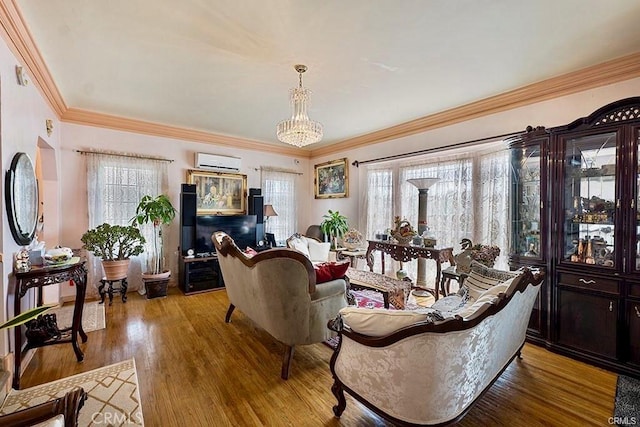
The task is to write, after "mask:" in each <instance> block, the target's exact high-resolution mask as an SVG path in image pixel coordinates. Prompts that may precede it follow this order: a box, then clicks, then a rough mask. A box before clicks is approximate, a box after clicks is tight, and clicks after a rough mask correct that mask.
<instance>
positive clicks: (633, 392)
mask: <svg viewBox="0 0 640 427" xmlns="http://www.w3.org/2000/svg"><path fill="white" fill-rule="evenodd" d="M613 422H614V423H615V425H631V424H636V423H638V422H640V380H637V379H635V378H631V377H627V376H625V375H619V376H618V384H617V386H616V403H615V408H614V410H613Z"/></svg>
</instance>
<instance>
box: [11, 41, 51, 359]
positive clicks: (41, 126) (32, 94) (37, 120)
mask: <svg viewBox="0 0 640 427" xmlns="http://www.w3.org/2000/svg"><path fill="white" fill-rule="evenodd" d="M16 65H20V64H19V62H18V61H17V60H16V58H15V57H14V56H13V54H12V53H11V51H10V50H9V49H8V47H7V46H6V45H5V44H4V43H2V42H0V138H1V140H0V147H1V149H0V158H1V159H2V169H3V170H2V172H3V173H2V182H3V184H2V187H0V188H2V192H3V193H4V177H5V173H6V171H7V170H8V169H9V167H10V166H11V160H12V159H13V156H14V155H15V154H16V153H18V152H25V153H27V154H28V155H29V157H31V160H32V161H33V162H34V163H35V159H36V147H37V145H38V139H39V138H41V139H42V140H43V141H46V143H47V144H48V145H50V146H51V148H52V149H53V151H54V152H57V151H58V150H57V147H58V146H59V137H60V133H59V129H60V124H59V122H58V120H57V119H56V116H55V114H54V113H53V111H52V110H51V109H50V108H49V107H48V104H47V103H46V102H45V101H44V99H43V98H42V96H41V95H40V92H39V91H38V90H37V89H36V87H35V86H34V85H33V83H30V84H28V85H27V86H20V85H18V83H17V79H16V72H15V66H16ZM46 119H53V120H54V132H53V134H52V135H51V136H47V132H46V125H45V121H46ZM56 191H57V190H56ZM0 200H1V202H0V203H1V206H2V208H1V209H0V216H1V217H2V227H0V242H1V243H0V244H1V245H2V250H1V252H2V255H3V263H2V268H1V270H2V275H1V276H0V296H1V299H0V321H5V320H6V319H7V317H8V316H11V317H12V316H13V299H10V300H8V285H9V275H10V274H11V272H12V270H13V255H14V253H15V252H17V251H18V250H19V249H20V246H19V245H18V244H17V243H16V242H15V241H14V240H13V237H12V235H11V230H10V228H9V222H8V221H7V210H6V203H5V198H4V194H3V196H2V197H0ZM53 200H55V201H56V202H55V203H56V205H58V207H57V208H56V210H59V200H60V198H59V197H57V196H56V197H54V198H53ZM52 221H55V219H52ZM51 226H52V227H53V228H55V229H57V228H58V224H57V223H52V224H51ZM28 302H29V298H25V299H24V300H23V303H24V304H27V303H28ZM24 304H23V305H24ZM7 305H9V306H10V307H9V310H7ZM9 333H12V330H10V331H0V356H4V355H6V354H7V353H8V352H9V344H8V337H9ZM12 351H13V349H12Z"/></svg>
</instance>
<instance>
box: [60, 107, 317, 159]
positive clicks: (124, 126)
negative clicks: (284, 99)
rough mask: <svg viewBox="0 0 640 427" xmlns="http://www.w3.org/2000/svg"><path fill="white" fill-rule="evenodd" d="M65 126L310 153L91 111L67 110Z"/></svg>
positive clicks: (259, 149)
mask: <svg viewBox="0 0 640 427" xmlns="http://www.w3.org/2000/svg"><path fill="white" fill-rule="evenodd" d="M60 120H61V121H63V122H67V123H74V124H79V125H85V126H95V127H101V128H107V129H113V130H119V131H127V132H134V133H141V134H145V135H153V136H161V137H164V138H174V139H182V140H186V141H192V142H203V143H207V144H214V145H223V146H229V147H233V148H236V149H246V150H256V151H262V152H267V153H274V154H282V155H285V156H294V157H305V158H308V157H309V156H310V154H311V153H310V151H307V150H301V149H299V148H296V147H294V146H288V145H282V146H281V145H271V144H267V143H264V142H259V141H251V140H247V139H244V138H237V137H233V136H228V135H219V134H215V133H210V132H204V131H199V130H195V129H187V128H182V127H177V126H170V125H165V124H161V123H153V122H145V121H142V120H135V119H129V118H126V117H119V116H112V115H108V114H103V113H96V112H93V111H87V110H81V109H78V108H68V109H67V111H65V113H64V114H63V115H62V117H60Z"/></svg>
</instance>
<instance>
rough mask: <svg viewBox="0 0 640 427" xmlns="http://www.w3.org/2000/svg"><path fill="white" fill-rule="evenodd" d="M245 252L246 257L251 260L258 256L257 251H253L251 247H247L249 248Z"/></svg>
mask: <svg viewBox="0 0 640 427" xmlns="http://www.w3.org/2000/svg"><path fill="white" fill-rule="evenodd" d="M243 252H244V254H245V256H246V257H247V258H251V257H254V256H256V255H258V252H257V251H256V250H255V249H253V248H252V247H249V246H247V248H246V249H245V250H244V251H243Z"/></svg>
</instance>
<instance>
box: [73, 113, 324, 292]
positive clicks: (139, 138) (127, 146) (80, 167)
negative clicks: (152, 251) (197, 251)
mask: <svg viewBox="0 0 640 427" xmlns="http://www.w3.org/2000/svg"><path fill="white" fill-rule="evenodd" d="M62 134H63V138H62V139H63V142H62V149H61V157H62V162H63V164H64V168H63V169H62V173H61V180H62V183H63V184H62V185H63V189H64V190H63V192H62V205H63V206H64V207H65V208H64V213H63V214H62V215H61V216H62V224H61V230H60V236H61V240H62V245H63V246H69V247H71V248H79V247H81V246H82V243H81V242H80V237H81V236H82V234H83V233H84V232H85V231H86V230H87V228H88V224H89V217H88V210H87V177H86V162H85V157H84V156H82V155H81V154H79V153H77V152H76V150H109V151H114V152H118V153H130V154H137V155H149V156H159V157H163V158H167V159H172V160H174V161H173V162H172V163H170V164H169V194H168V196H169V198H170V199H171V202H172V203H173V205H174V206H175V207H176V209H179V207H180V184H181V183H184V182H186V179H187V171H188V170H189V169H194V157H195V153H196V152H202V153H210V154H220V155H226V156H235V157H240V158H241V159H242V166H241V170H240V173H243V174H246V175H247V186H248V188H259V187H261V178H260V171H259V170H256V169H259V168H260V167H261V166H271V167H278V168H283V169H289V170H295V171H298V172H302V173H304V175H303V176H302V177H301V179H302V182H305V183H306V180H307V179H309V175H308V172H307V170H308V165H309V160H308V159H305V158H297V160H298V162H296V158H294V157H288V156H283V155H279V154H269V153H263V152H253V151H248V150H239V149H233V148H229V147H224V146H215V145H212V144H204V143H197V142H189V141H183V140H177V139H171V138H162V137H157V136H149V135H140V134H134V133H130V132H122V131H116V130H111V129H103V128H96V127H91V126H82V125H75V124H69V123H63V124H62ZM300 187H301V189H300V194H298V197H299V199H300V200H302V203H301V205H300V209H299V211H298V221H299V222H304V219H305V218H306V216H307V214H308V211H307V207H308V206H309V204H310V199H309V195H308V194H307V193H306V191H305V190H306V188H307V187H306V185H301V186H300ZM312 197H313V195H311V198H312ZM179 224H180V221H179V219H178V218H176V220H175V221H174V223H173V224H172V225H171V226H170V227H169V229H168V248H169V251H168V255H169V257H170V258H169V263H170V267H171V270H172V271H174V272H177V271H178V261H177V259H178V258H177V248H178V244H179V238H180V231H179ZM173 277H174V278H175V277H177V274H174V275H173ZM73 293H74V291H73V289H70V288H68V287H67V288H63V289H62V295H63V297H65V296H68V295H73Z"/></svg>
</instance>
